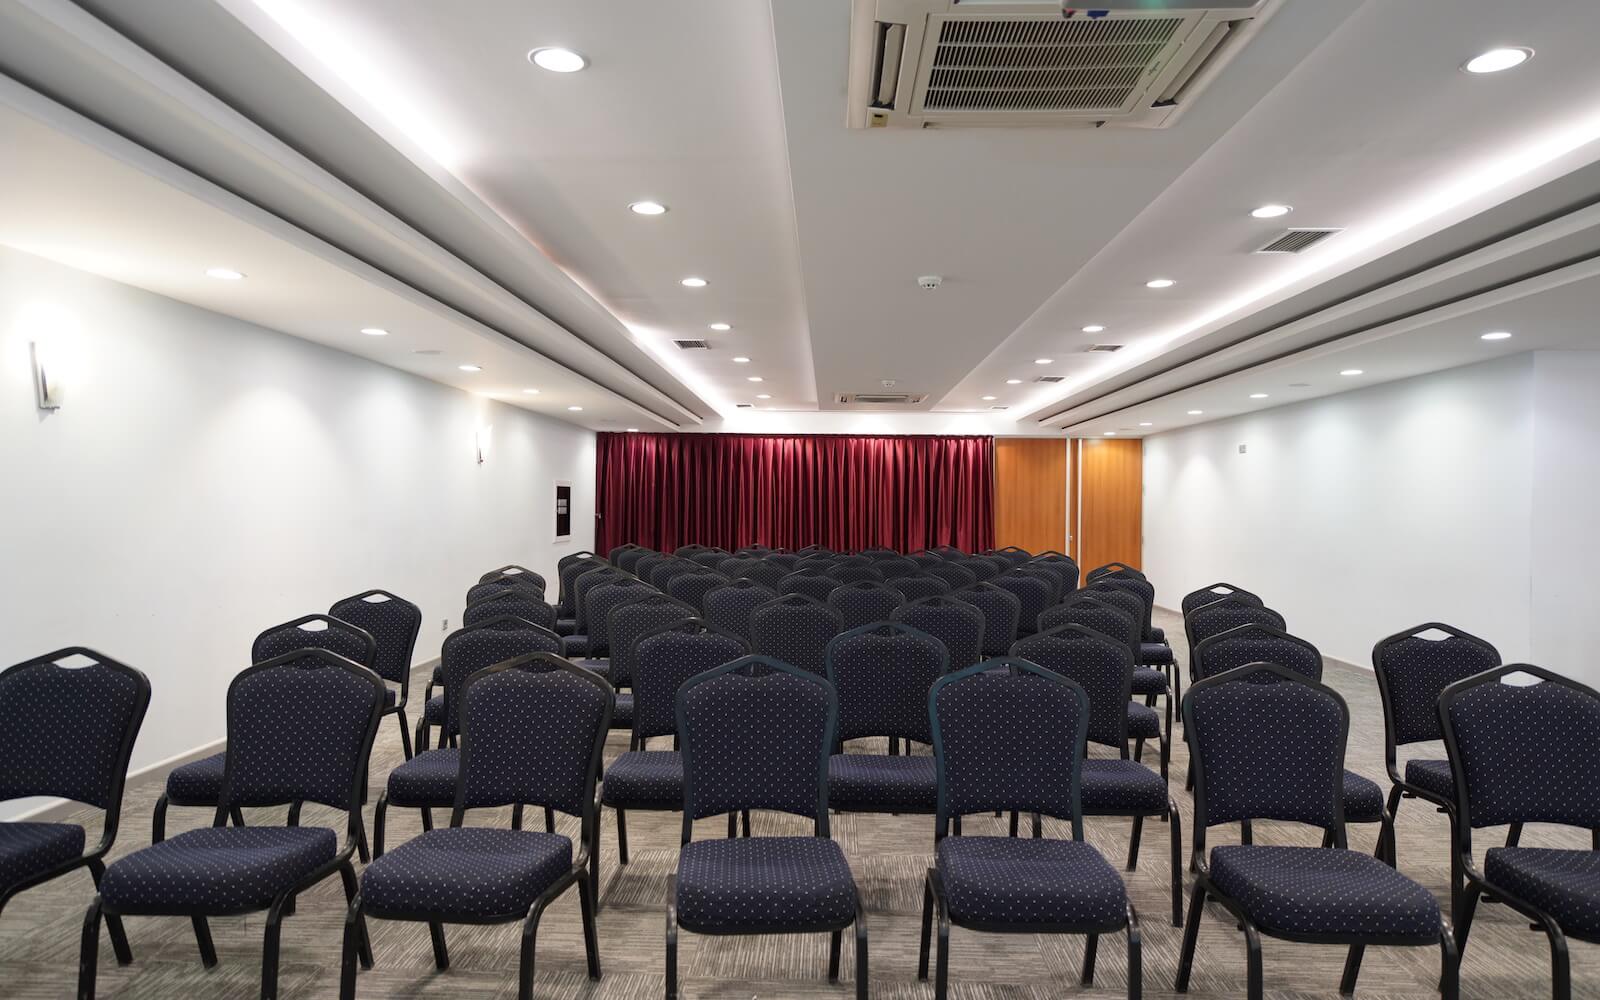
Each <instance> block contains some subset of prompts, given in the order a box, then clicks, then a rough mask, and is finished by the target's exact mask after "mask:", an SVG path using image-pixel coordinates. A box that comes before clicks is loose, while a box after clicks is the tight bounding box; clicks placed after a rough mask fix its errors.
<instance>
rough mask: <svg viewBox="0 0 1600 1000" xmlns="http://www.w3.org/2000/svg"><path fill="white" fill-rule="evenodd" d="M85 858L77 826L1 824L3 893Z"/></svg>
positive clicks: (0, 890) (0, 853)
mask: <svg viewBox="0 0 1600 1000" xmlns="http://www.w3.org/2000/svg"><path fill="white" fill-rule="evenodd" d="M82 855H83V827H81V826H78V825H77V824H76V823H0V892H4V891H5V890H6V889H7V888H8V887H10V886H13V885H16V884H17V883H18V882H21V881H23V880H24V879H29V878H32V877H33V876H35V875H38V874H40V873H41V872H46V871H49V870H50V869H51V868H54V867H55V866H56V865H59V864H61V863H62V862H63V861H71V860H72V859H73V858H76V857H81V856H82Z"/></svg>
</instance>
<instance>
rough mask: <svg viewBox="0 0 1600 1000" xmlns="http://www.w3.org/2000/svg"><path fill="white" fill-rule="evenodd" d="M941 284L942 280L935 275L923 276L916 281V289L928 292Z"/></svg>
mask: <svg viewBox="0 0 1600 1000" xmlns="http://www.w3.org/2000/svg"><path fill="white" fill-rule="evenodd" d="M942 284H944V279H943V278H941V277H939V276H938V275H937V274H924V275H923V276H922V277H920V278H918V279H917V287H918V288H926V289H928V290H930V291H932V290H933V289H935V288H938V287H939V286H940V285H942Z"/></svg>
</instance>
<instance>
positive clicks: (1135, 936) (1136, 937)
mask: <svg viewBox="0 0 1600 1000" xmlns="http://www.w3.org/2000/svg"><path fill="white" fill-rule="evenodd" d="M1143 996H1144V935H1143V934H1142V933H1140V931H1139V913H1138V911H1136V910H1135V909H1134V908H1133V904H1132V903H1129V904H1128V1000H1140V998H1142V997H1143Z"/></svg>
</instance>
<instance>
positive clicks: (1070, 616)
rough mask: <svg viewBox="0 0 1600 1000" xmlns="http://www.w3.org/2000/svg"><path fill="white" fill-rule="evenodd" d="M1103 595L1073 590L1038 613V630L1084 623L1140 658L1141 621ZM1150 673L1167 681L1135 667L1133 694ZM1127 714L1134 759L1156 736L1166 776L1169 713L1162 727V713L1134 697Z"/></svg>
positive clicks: (1158, 674)
mask: <svg viewBox="0 0 1600 1000" xmlns="http://www.w3.org/2000/svg"><path fill="white" fill-rule="evenodd" d="M1104 596H1106V595H1104V594H1102V595H1100V596H1099V597H1097V596H1094V595H1092V594H1089V593H1086V592H1074V593H1073V594H1072V596H1071V597H1068V598H1067V599H1066V601H1064V602H1062V603H1061V604H1058V605H1056V606H1055V607H1053V608H1050V609H1049V610H1047V611H1046V612H1045V613H1044V614H1042V615H1040V616H1039V631H1040V632H1048V631H1049V630H1051V629H1054V628H1058V627H1060V626H1062V625H1082V626H1083V627H1084V628H1088V629H1093V630H1094V631H1096V632H1099V633H1100V634H1101V635H1103V636H1106V637H1107V638H1109V639H1110V640H1111V641H1113V642H1115V643H1117V644H1118V645H1120V646H1123V647H1124V648H1126V649H1127V650H1128V656H1129V657H1130V658H1134V659H1135V662H1137V658H1136V653H1135V651H1136V650H1137V649H1138V648H1139V622H1138V620H1137V619H1136V618H1135V617H1134V616H1133V615H1132V614H1130V613H1129V611H1128V609H1126V608H1121V607H1117V606H1116V605H1115V604H1111V603H1108V602H1107V601H1104V600H1101V599H1100V598H1101V597H1104ZM1151 674H1154V675H1155V677H1156V678H1157V679H1160V680H1162V681H1163V683H1164V682H1165V678H1164V677H1163V676H1162V674H1161V672H1160V671H1158V670H1152V669H1151V668H1149V667H1139V666H1135V667H1134V670H1133V680H1132V682H1131V690H1132V693H1133V695H1135V696H1137V695H1138V694H1139V692H1140V690H1141V689H1147V687H1148V685H1149V683H1150V675H1151ZM1167 704H1168V706H1169V712H1170V706H1171V704H1172V702H1171V700H1170V699H1169V700H1168V702H1167ZM1127 715H1128V735H1129V736H1130V737H1131V738H1132V739H1133V759H1134V760H1138V761H1142V760H1144V745H1145V741H1147V740H1154V741H1155V742H1156V745H1157V746H1158V747H1159V748H1160V761H1161V777H1162V778H1165V777H1166V776H1167V768H1168V765H1169V763H1170V761H1171V758H1172V724H1171V721H1170V715H1169V721H1168V723H1167V725H1166V726H1165V727H1163V726H1162V724H1161V715H1160V713H1158V712H1157V711H1156V710H1155V709H1154V708H1151V707H1150V706H1149V705H1146V704H1144V703H1142V702H1139V701H1131V700H1130V701H1129V702H1128V707H1127Z"/></svg>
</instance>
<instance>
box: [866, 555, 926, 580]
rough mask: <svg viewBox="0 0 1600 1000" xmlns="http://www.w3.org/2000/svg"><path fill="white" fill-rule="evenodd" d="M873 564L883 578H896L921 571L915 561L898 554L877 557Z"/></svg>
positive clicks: (914, 574)
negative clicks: (882, 557) (885, 557)
mask: <svg viewBox="0 0 1600 1000" xmlns="http://www.w3.org/2000/svg"><path fill="white" fill-rule="evenodd" d="M875 565H876V567H877V570H878V572H879V573H882V574H883V578H884V579H885V580H898V579H899V578H901V577H905V576H916V575H917V574H919V573H921V572H922V570H921V568H920V567H918V566H917V564H916V563H914V562H912V561H911V560H910V559H902V558H900V557H898V556H896V557H892V558H888V559H879V560H878V561H877V563H876V564H875Z"/></svg>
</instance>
